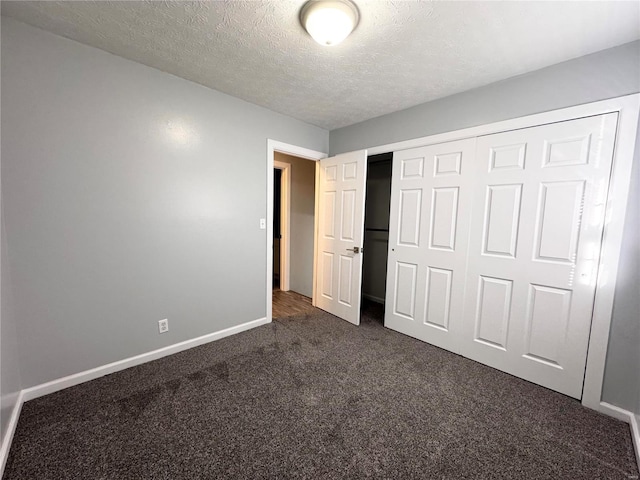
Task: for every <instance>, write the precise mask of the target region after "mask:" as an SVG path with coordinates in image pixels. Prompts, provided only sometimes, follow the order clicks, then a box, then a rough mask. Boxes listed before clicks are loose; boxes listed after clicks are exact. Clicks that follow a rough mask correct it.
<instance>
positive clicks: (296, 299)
mask: <svg viewBox="0 0 640 480" xmlns="http://www.w3.org/2000/svg"><path fill="white" fill-rule="evenodd" d="M272 298H273V318H284V317H291V316H293V315H298V314H300V313H306V312H311V311H313V310H314V307H313V306H312V305H311V299H310V298H309V297H305V296H304V295H300V294H299V293H296V292H293V291H291V290H289V291H287V292H283V291H282V290H280V289H279V288H274V289H273V297H272Z"/></svg>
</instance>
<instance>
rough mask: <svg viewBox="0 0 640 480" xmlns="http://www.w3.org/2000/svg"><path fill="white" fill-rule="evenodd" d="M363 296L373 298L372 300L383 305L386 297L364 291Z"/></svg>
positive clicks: (368, 298)
mask: <svg viewBox="0 0 640 480" xmlns="http://www.w3.org/2000/svg"><path fill="white" fill-rule="evenodd" d="M362 298H366V299H367V300H371V301H372V302H376V303H381V304H382V305H384V298H380V297H376V296H374V295H369V294H368V293H363V294H362Z"/></svg>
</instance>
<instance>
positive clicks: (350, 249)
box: [347, 247, 361, 253]
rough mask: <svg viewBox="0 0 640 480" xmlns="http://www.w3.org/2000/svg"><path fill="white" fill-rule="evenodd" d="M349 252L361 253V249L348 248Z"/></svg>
mask: <svg viewBox="0 0 640 480" xmlns="http://www.w3.org/2000/svg"><path fill="white" fill-rule="evenodd" d="M347 251H349V252H353V253H360V252H361V250H360V247H353V248H347Z"/></svg>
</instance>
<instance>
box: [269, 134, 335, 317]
mask: <svg viewBox="0 0 640 480" xmlns="http://www.w3.org/2000/svg"><path fill="white" fill-rule="evenodd" d="M275 152H280V153H284V154H286V155H293V156H295V157H300V158H304V159H306V160H313V161H314V162H318V160H322V159H323V158H327V157H328V155H327V154H326V153H324V152H318V151H316V150H310V149H308V148H304V147H299V146H297V145H292V144H289V143H284V142H279V141H277V140H273V139H270V138H268V139H267V214H266V219H267V228H266V235H267V238H266V245H267V252H266V253H267V268H266V287H267V289H266V307H267V310H266V311H267V315H266V317H267V322H272V321H273V305H272V303H271V302H272V299H271V297H272V291H273V169H274V168H275ZM289 182H290V176H289ZM317 182H318V164H317V163H316V184H317ZM283 183H284V181H283ZM288 201H290V197H289V199H288ZM314 213H315V228H314V233H313V250H314V252H313V298H312V303H313V305H315V294H316V293H315V292H316V289H315V285H316V252H315V249H316V237H317V228H318V225H317V220H318V194H317V189H316V199H315V212H314ZM289 217H290V215H289V214H288V211H287V233H288V232H289V231H290V230H289V227H290V224H289ZM281 218H282V217H281ZM283 223H284V222H283ZM280 248H281V249H282V244H281V246H280ZM286 255H287V259H286V260H287V266H288V265H289V244H287V251H286ZM282 256H283V255H282V250H281V255H280V257H281V263H280V265H282ZM288 277H289V276H288V275H287V288H288V287H289V278H288Z"/></svg>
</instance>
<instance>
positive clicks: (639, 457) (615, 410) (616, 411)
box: [598, 402, 640, 470]
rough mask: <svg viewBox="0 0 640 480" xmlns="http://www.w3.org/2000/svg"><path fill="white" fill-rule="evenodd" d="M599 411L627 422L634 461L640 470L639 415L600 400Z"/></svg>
mask: <svg viewBox="0 0 640 480" xmlns="http://www.w3.org/2000/svg"><path fill="white" fill-rule="evenodd" d="M598 410H599V411H600V412H601V413H604V414H605V415H609V416H611V417H614V418H617V419H618V420H622V421H623V422H626V423H628V424H629V428H630V429H631V439H632V440H633V448H634V449H635V451H636V462H637V463H638V470H640V415H636V414H634V413H633V412H630V411H629V410H625V409H624V408H620V407H616V406H615V405H611V404H610V403H607V402H600V408H599V409H598Z"/></svg>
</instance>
